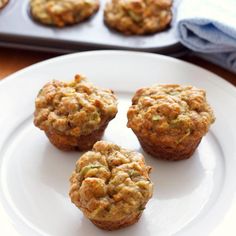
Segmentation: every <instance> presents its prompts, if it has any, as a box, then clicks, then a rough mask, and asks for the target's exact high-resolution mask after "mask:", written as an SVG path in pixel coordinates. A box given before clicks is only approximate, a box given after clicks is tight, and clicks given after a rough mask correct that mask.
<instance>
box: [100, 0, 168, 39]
mask: <svg viewBox="0 0 236 236" xmlns="http://www.w3.org/2000/svg"><path fill="white" fill-rule="evenodd" d="M171 5H172V0H110V2H108V3H107V4H106V7H105V10H104V20H105V23H106V24H107V25H108V26H109V27H111V28H112V29H115V30H117V31H120V32H122V33H124V34H127V35H129V34H136V35H143V34H151V33H155V32H158V31H161V30H164V29H166V28H167V27H168V26H169V25H170V22H171V19H172V13H171Z"/></svg>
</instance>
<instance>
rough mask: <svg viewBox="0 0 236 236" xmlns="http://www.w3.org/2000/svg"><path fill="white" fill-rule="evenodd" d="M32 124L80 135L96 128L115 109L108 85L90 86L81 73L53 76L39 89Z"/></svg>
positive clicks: (111, 116) (113, 113) (109, 117)
mask: <svg viewBox="0 0 236 236" xmlns="http://www.w3.org/2000/svg"><path fill="white" fill-rule="evenodd" d="M35 107H36V110H35V113H34V124H35V125H36V126H37V127H39V128H40V129H42V130H45V131H54V132H57V133H59V134H65V135H71V136H76V137H78V136H80V135H87V134H90V133H91V132H93V131H94V130H97V129H99V128H100V127H101V126H102V125H104V124H106V122H108V121H110V120H111V119H112V118H114V117H115V115H116V113H117V100H116V97H115V96H114V94H113V92H112V91H111V90H109V89H100V88H97V87H95V86H93V85H92V84H91V83H89V82H88V81H87V79H86V78H85V77H83V76H81V75H76V76H75V79H74V81H72V82H62V81H57V80H53V81H52V82H49V83H47V84H46V85H45V86H44V87H43V88H42V89H41V90H40V91H39V93H38V96H37V98H36V101H35Z"/></svg>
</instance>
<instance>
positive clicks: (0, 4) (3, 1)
mask: <svg viewBox="0 0 236 236" xmlns="http://www.w3.org/2000/svg"><path fill="white" fill-rule="evenodd" d="M8 2H9V0H0V9H2V8H4V7H5V6H6V5H7V3H8Z"/></svg>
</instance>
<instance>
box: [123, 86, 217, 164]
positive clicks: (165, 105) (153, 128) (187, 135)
mask: <svg viewBox="0 0 236 236" xmlns="http://www.w3.org/2000/svg"><path fill="white" fill-rule="evenodd" d="M127 115H128V124H127V126H128V127H129V128H131V129H132V130H133V132H134V133H135V134H136V136H137V137H138V139H139V141H140V144H141V146H142V147H143V149H144V150H145V151H146V152H147V153H149V154H151V155H153V156H155V157H158V158H161V159H166V160H172V161H176V160H182V159H186V158H189V157H190V156H191V155H192V154H193V152H194V151H195V149H196V148H197V146H198V144H199V143H200V141H201V139H202V137H203V136H204V135H205V134H206V133H207V132H208V129H209V127H210V125H211V124H212V123H213V122H214V120H215V117H214V114H213V111H212V109H211V107H210V106H209V104H208V103H207V101H206V93H205V91H204V90H202V89H198V88H195V87H192V86H181V85H177V84H168V85H154V86H152V87H149V88H142V89H140V90H138V91H137V92H136V93H135V95H134V97H133V99H132V106H131V107H130V108H129V110H128V114H127Z"/></svg>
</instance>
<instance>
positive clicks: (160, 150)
mask: <svg viewBox="0 0 236 236" xmlns="http://www.w3.org/2000/svg"><path fill="white" fill-rule="evenodd" d="M138 140H139V142H140V144H141V146H142V148H143V150H144V151H145V152H146V153H148V154H150V155H151V156H153V157H156V158H159V159H162V160H167V161H180V160H185V159H188V158H190V157H191V156H192V155H193V153H194V152H195V150H196V149H197V147H198V145H199V144H200V142H201V140H202V138H200V139H197V140H195V141H194V142H191V143H188V144H186V145H185V147H184V149H183V148H182V149H180V148H179V149H178V147H176V148H170V147H167V146H164V145H160V144H156V145H154V144H152V143H150V142H148V140H143V139H142V138H140V137H138Z"/></svg>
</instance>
